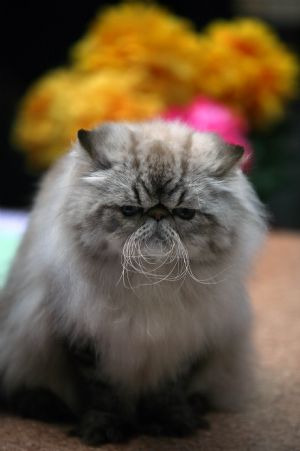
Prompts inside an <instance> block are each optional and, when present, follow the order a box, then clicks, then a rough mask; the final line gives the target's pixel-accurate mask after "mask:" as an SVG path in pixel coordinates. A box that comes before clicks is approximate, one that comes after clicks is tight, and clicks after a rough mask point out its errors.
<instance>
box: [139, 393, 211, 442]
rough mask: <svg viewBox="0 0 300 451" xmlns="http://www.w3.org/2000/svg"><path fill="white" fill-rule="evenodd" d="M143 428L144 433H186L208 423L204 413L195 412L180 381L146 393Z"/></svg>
mask: <svg viewBox="0 0 300 451" xmlns="http://www.w3.org/2000/svg"><path fill="white" fill-rule="evenodd" d="M138 414H139V418H140V429H141V432H142V433H144V434H149V435H159V436H161V435H162V436H169V437H184V436H188V435H190V434H192V433H193V432H195V431H196V429H197V428H198V427H201V426H202V427H206V426H207V422H206V420H204V419H203V417H202V413H201V414H199V412H196V409H194V408H193V405H192V404H191V403H190V402H189V400H188V398H187V396H186V395H185V393H184V390H183V388H182V387H181V385H180V384H178V385H177V384H172V385H170V386H169V387H165V390H163V391H159V392H157V393H154V394H153V393H152V394H151V395H150V394H149V395H148V396H144V397H143V398H142V399H141V400H140V403H139V408H138Z"/></svg>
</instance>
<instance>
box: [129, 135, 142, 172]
mask: <svg viewBox="0 0 300 451" xmlns="http://www.w3.org/2000/svg"><path fill="white" fill-rule="evenodd" d="M130 138H131V147H130V150H131V152H132V154H133V169H135V170H138V169H139V167H140V160H139V158H138V153H137V150H136V149H137V145H138V142H137V139H136V136H135V134H134V133H133V132H132V131H131V132H130Z"/></svg>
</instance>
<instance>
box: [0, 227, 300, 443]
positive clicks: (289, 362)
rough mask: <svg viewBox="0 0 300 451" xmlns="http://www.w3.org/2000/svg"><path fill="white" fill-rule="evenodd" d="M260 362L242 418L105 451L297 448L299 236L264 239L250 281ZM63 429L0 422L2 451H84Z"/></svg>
mask: <svg viewBox="0 0 300 451" xmlns="http://www.w3.org/2000/svg"><path fill="white" fill-rule="evenodd" d="M250 291H251V296H252V299H253V304H254V310H255V314H256V322H255V341H256V345H257V349H258V357H259V362H260V364H259V367H260V369H259V389H260V393H259V395H258V396H257V398H256V399H255V400H254V401H253V402H252V403H251V404H250V405H249V408H248V410H247V412H245V413H243V414H214V415H211V416H210V418H211V430H209V431H199V433H198V434H196V435H195V436H193V437H191V438H189V439H180V440H173V439H172V440H171V439H163V440H162V439H160V440H158V439H154V438H153V439H152V438H148V437H147V438H145V437H141V438H138V439H135V440H133V441H131V442H130V443H129V444H128V445H122V446H119V447H117V446H113V445H108V446H104V447H102V448H101V449H102V450H104V451H116V450H122V451H172V450H174V451H179V450H180V451H193V450H197V451H202V450H203V451H204V450H205V451H218V450H222V451H235V450H240V451H250V450H251V451H252V450H253V451H254V450H255V451H274V450H275V451H297V450H300V235H297V234H290V233H283V232H281V233H278V232H277V233H272V234H270V236H269V238H268V240H267V242H266V245H265V247H264V249H263V250H262V253H261V255H260V257H259V258H258V262H257V265H256V267H255V271H254V275H253V276H252V278H251V280H250ZM91 449H92V448H89V447H86V446H84V445H82V444H81V443H80V442H79V441H78V440H77V439H75V438H69V437H66V435H65V430H64V428H63V427H59V426H52V425H51V426H49V425H45V424H42V423H38V422H34V421H25V420H21V419H18V418H11V417H6V416H2V417H0V450H1V451H29V450H30V451H37V450H39V451H53V450H57V451H65V450H74V451H88V450H91Z"/></svg>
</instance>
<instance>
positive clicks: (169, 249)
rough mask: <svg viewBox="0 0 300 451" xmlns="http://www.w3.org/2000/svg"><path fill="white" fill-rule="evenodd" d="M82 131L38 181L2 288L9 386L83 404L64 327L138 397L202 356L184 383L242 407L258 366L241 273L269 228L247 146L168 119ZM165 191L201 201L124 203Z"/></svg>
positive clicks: (4, 368) (2, 340) (2, 359)
mask: <svg viewBox="0 0 300 451" xmlns="http://www.w3.org/2000/svg"><path fill="white" fill-rule="evenodd" d="M87 133H88V135H87ZM79 137H80V141H81V142H82V144H83V145H81V144H80V142H79V141H78V142H77V143H76V144H75V145H74V147H73V149H71V151H70V152H69V153H68V154H67V155H66V156H65V157H64V158H62V159H61V160H60V161H59V162H58V163H57V164H56V165H55V166H54V167H53V168H52V169H51V170H50V171H49V172H48V174H47V175H46V177H45V179H44V181H43V183H42V186H41V189H40V192H39V194H38V196H37V198H36V202H35V206H34V209H33V212H32V215H31V220H30V224H29V227H28V230H27V232H26V234H25V236H24V239H23V242H22V244H21V247H20V249H19V252H18V254H17V256H16V259H15V261H14V264H13V267H12V269H11V272H10V276H9V278H8V281H7V284H6V286H5V288H4V290H3V293H2V294H1V315H0V321H1V326H0V373H1V375H2V382H3V387H4V390H5V391H6V393H12V392H14V391H15V390H16V389H18V387H20V386H25V387H26V386H27V387H45V388H50V389H51V390H52V391H54V392H55V393H56V394H58V395H59V396H60V397H61V398H63V399H64V400H65V402H66V403H67V404H68V405H69V406H70V407H71V408H73V409H74V410H76V406H77V397H76V391H75V389H74V386H73V380H72V375H71V374H70V369H69V368H68V365H67V361H66V360H65V359H64V351H63V349H62V347H61V345H60V339H59V338H60V336H62V335H63V336H68V337H69V338H70V341H74V342H76V341H78V339H80V337H87V339H88V340H89V341H91V342H93V343H94V347H95V349H96V350H97V353H98V354H99V356H101V374H103V375H104V376H105V378H106V379H107V380H108V381H109V382H110V383H111V384H112V385H114V386H117V387H118V390H119V391H120V392H121V393H123V394H124V397H126V398H128V397H129V398H130V399H132V402H134V401H133V400H134V399H136V397H137V396H138V395H139V394H140V393H147V392H148V391H150V390H155V389H156V388H158V387H160V386H162V385H163V384H164V383H166V382H167V381H169V380H174V379H176V378H177V377H179V376H180V374H182V373H184V372H185V371H186V368H187V367H189V365H192V364H193V365H194V364H195V361H197V360H199V359H200V360H201V357H204V356H205V359H206V362H207V363H206V365H205V368H204V369H203V368H202V366H201V365H200V366H199V368H200V369H199V371H197V370H196V369H195V370H194V371H193V374H192V376H191V379H190V383H189V385H188V391H189V392H190V393H194V392H200V393H206V394H208V395H209V396H210V398H211V400H212V402H213V403H214V405H216V406H219V407H222V408H223V407H226V408H231V407H234V406H236V405H237V404H239V403H240V401H241V400H242V398H243V396H244V395H245V393H246V392H247V391H248V388H249V385H248V384H249V382H250V380H251V373H252V371H251V363H250V361H251V358H250V357H251V343H250V339H249V336H250V323H251V312H250V308H249V303H248V299H247V294H246V291H245V287H244V284H245V278H246V276H247V274H248V270H249V264H250V262H251V260H252V257H253V254H254V252H255V250H256V249H257V247H258V246H259V245H260V243H261V240H262V237H263V235H264V231H265V226H264V220H263V213H262V209H261V205H260V203H259V201H258V199H257V197H256V195H255V194H254V192H253V190H252V188H251V186H250V185H249V183H248V181H247V180H246V178H245V176H244V175H243V174H242V172H241V170H240V169H239V167H238V161H239V159H240V157H241V152H237V151H236V149H234V147H233V146H228V145H226V144H225V143H224V142H223V141H222V140H221V139H219V138H218V137H217V136H216V135H213V134H209V133H196V132H194V131H192V130H191V129H189V128H188V127H186V126H184V125H181V124H179V123H173V124H170V123H165V122H163V121H154V122H146V123H140V124H126V123H124V124H115V125H114V124H107V125H105V126H103V127H100V128H98V129H95V130H94V131H92V132H85V133H81V135H79ZM86 147H88V151H86ZM157 204H162V205H163V206H164V208H166V209H167V210H168V211H169V212H171V211H172V209H174V208H177V207H178V206H180V207H182V208H190V209H195V210H196V214H195V217H194V218H193V219H191V220H183V219H180V218H179V217H175V216H173V215H172V214H170V215H167V216H166V217H164V219H163V220H161V221H159V222H157V221H156V220H155V219H153V217H150V216H149V217H148V216H147V214H142V213H141V214H137V215H135V216H132V217H125V216H124V215H123V214H122V212H121V210H120V207H121V206H123V205H136V206H142V207H143V208H144V212H147V210H150V209H152V208H153V207H155V206H156V205H157ZM160 208H161V207H160ZM99 362H100V359H99ZM99 365H100V363H99ZM194 368H197V365H196V366H195V365H194ZM99 372H100V368H99Z"/></svg>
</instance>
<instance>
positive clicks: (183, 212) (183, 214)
mask: <svg viewBox="0 0 300 451" xmlns="http://www.w3.org/2000/svg"><path fill="white" fill-rule="evenodd" d="M172 213H173V215H175V216H179V218H181V219H187V220H188V219H192V218H193V217H194V216H195V214H196V210H193V209H192V208H174V210H172Z"/></svg>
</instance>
